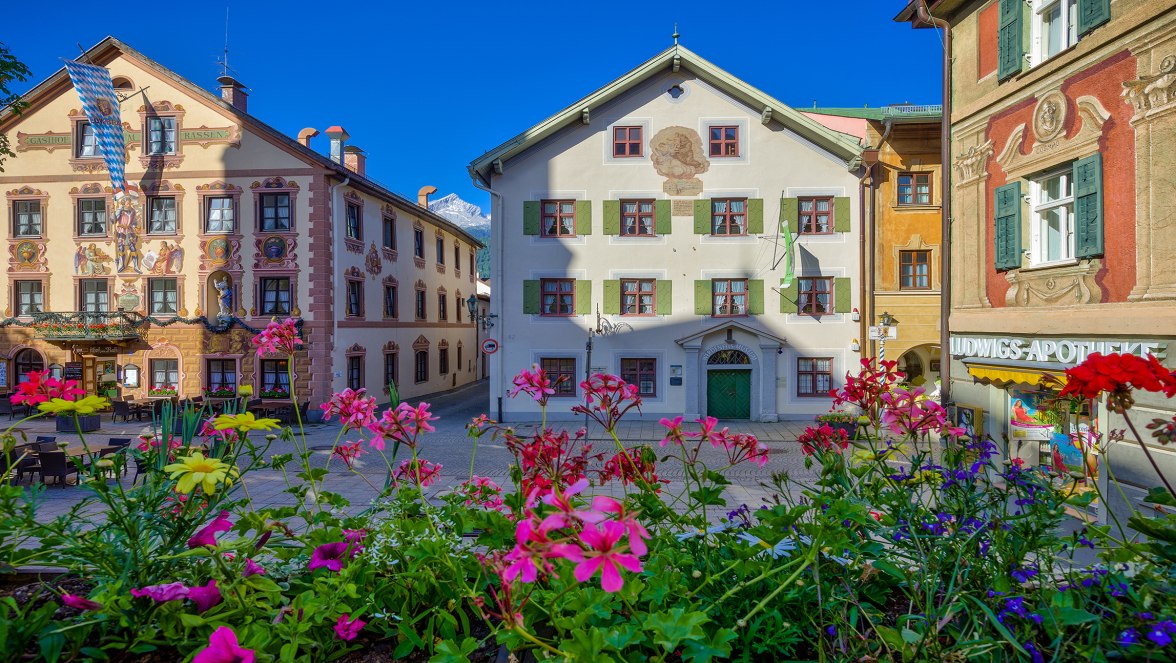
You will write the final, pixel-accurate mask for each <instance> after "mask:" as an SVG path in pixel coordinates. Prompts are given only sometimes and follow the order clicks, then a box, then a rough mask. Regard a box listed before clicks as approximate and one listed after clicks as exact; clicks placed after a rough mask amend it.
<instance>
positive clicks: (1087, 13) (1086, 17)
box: [1078, 0, 1111, 37]
mask: <svg viewBox="0 0 1176 663" xmlns="http://www.w3.org/2000/svg"><path fill="white" fill-rule="evenodd" d="M1109 20H1111V0H1078V36H1079V37H1081V36H1082V35H1084V34H1086V33H1087V32H1090V31H1091V30H1093V29H1095V28H1097V27H1098V26H1100V25H1102V24H1103V23H1106V22H1107V21H1109Z"/></svg>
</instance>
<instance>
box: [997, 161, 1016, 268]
mask: <svg viewBox="0 0 1176 663" xmlns="http://www.w3.org/2000/svg"><path fill="white" fill-rule="evenodd" d="M992 214H993V217H992V220H993V226H994V235H995V244H996V246H995V256H994V258H995V260H994V262H995V263H996V268H997V269H998V270H1006V269H1019V268H1020V267H1021V183H1020V182H1019V181H1018V182H1012V183H1010V184H1006V185H1004V186H999V187H997V188H996V191H995V192H994V194H993V211H992Z"/></svg>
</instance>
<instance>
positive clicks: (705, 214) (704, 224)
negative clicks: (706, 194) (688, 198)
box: [694, 198, 711, 235]
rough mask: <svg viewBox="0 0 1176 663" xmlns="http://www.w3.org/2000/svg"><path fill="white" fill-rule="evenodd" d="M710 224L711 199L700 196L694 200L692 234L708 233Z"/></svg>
mask: <svg viewBox="0 0 1176 663" xmlns="http://www.w3.org/2000/svg"><path fill="white" fill-rule="evenodd" d="M710 224H711V201H710V199H709V198H700V199H699V200H696V201H694V234H696V235H709V234H710Z"/></svg>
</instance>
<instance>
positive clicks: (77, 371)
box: [63, 361, 82, 382]
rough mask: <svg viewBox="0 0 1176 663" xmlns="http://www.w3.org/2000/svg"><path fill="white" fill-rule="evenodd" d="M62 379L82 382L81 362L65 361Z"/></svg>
mask: <svg viewBox="0 0 1176 663" xmlns="http://www.w3.org/2000/svg"><path fill="white" fill-rule="evenodd" d="M63 377H64V378H65V379H66V380H77V381H78V382H81V381H82V362H80V361H67V362H65V373H64V374H63Z"/></svg>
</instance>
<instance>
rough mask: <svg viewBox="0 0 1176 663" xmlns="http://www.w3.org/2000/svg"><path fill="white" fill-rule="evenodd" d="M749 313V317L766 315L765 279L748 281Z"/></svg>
mask: <svg viewBox="0 0 1176 663" xmlns="http://www.w3.org/2000/svg"><path fill="white" fill-rule="evenodd" d="M747 313H748V315H763V314H764V281H763V279H748V281H747Z"/></svg>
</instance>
